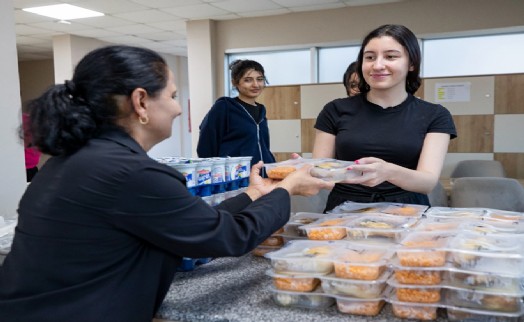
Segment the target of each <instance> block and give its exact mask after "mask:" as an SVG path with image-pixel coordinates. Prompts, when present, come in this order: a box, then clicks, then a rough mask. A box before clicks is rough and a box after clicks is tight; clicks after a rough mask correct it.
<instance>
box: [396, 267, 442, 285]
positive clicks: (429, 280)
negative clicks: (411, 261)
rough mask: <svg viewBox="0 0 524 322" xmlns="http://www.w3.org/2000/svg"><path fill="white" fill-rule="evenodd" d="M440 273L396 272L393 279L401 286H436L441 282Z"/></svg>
mask: <svg viewBox="0 0 524 322" xmlns="http://www.w3.org/2000/svg"><path fill="white" fill-rule="evenodd" d="M440 275H441V274H440V271H421V270H397V271H395V278H396V280H397V281H398V282H399V283H402V284H415V285H436V284H439V283H440V282H441V281H442V278H441V276H440Z"/></svg>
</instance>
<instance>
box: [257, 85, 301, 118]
mask: <svg viewBox="0 0 524 322" xmlns="http://www.w3.org/2000/svg"><path fill="white" fill-rule="evenodd" d="M257 101H258V102H259V103H262V104H264V105H265V106H266V109H267V118H268V120H291V119H300V86H274V87H267V88H266V89H264V91H263V92H262V95H260V96H259V97H258V99H257Z"/></svg>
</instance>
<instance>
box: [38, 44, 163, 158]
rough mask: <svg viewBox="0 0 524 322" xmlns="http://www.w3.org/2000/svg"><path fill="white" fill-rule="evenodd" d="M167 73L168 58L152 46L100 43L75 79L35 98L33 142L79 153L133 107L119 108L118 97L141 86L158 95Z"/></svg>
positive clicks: (48, 150)
mask: <svg viewBox="0 0 524 322" xmlns="http://www.w3.org/2000/svg"><path fill="white" fill-rule="evenodd" d="M167 79H168V67H167V64H166V62H165V60H164V59H163V58H162V57H161V56H160V55H158V54H157V53H156V52H154V51H152V50H149V49H145V48H138V47H130V46H108V47H103V48H99V49H95V50H93V51H91V52H90V53H88V54H87V55H86V56H85V57H84V58H82V60H80V62H79V63H78V65H77V66H76V68H75V71H74V75H73V79H72V80H70V81H65V83H64V84H58V85H54V86H52V87H51V88H50V89H48V90H47V91H46V92H45V93H44V94H42V96H40V97H39V98H37V99H35V100H34V101H32V102H31V103H30V106H29V112H30V120H31V125H30V131H31V134H32V136H33V144H34V145H36V146H37V147H38V149H39V150H40V151H41V152H43V153H46V154H50V155H63V154H70V153H73V152H75V151H76V150H78V149H79V148H81V147H82V146H83V145H85V144H86V143H87V141H88V140H89V139H90V138H92V137H95V136H96V135H97V134H98V133H99V131H100V130H101V129H102V128H104V127H115V126H116V120H117V119H118V118H120V117H123V116H126V115H128V114H129V113H131V112H132V111H120V110H119V106H118V104H117V102H118V97H129V96H130V95H131V93H132V92H133V91H134V90H135V89H136V88H143V89H145V90H146V91H147V93H148V94H149V95H151V96H153V97H154V96H155V95H157V94H158V93H159V92H160V91H161V90H162V89H163V88H164V87H165V86H166V85H167Z"/></svg>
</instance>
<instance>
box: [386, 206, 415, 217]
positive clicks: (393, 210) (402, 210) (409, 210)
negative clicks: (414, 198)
mask: <svg viewBox="0 0 524 322" xmlns="http://www.w3.org/2000/svg"><path fill="white" fill-rule="evenodd" d="M384 212H385V213H387V214H391V215H400V216H416V215H417V214H418V212H419V210H418V209H417V208H415V207H410V206H404V207H389V208H387V209H385V210H384Z"/></svg>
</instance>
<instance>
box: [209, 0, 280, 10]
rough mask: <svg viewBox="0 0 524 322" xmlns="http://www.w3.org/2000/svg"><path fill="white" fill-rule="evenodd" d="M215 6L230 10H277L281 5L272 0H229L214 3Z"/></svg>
mask: <svg viewBox="0 0 524 322" xmlns="http://www.w3.org/2000/svg"><path fill="white" fill-rule="evenodd" d="M213 6H215V7H218V8H221V9H224V10H227V11H230V12H237V13H238V12H247V11H264V10H265V11H268V10H276V9H280V8H281V7H280V6H279V5H277V4H276V3H274V2H273V1H270V0H256V1H246V0H228V1H223V2H217V3H214V4H213Z"/></svg>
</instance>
